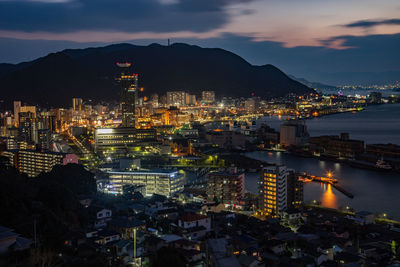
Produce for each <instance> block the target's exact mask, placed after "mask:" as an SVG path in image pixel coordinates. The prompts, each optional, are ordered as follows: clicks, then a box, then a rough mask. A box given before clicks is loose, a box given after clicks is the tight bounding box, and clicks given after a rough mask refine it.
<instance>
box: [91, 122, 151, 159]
mask: <svg viewBox="0 0 400 267" xmlns="http://www.w3.org/2000/svg"><path fill="white" fill-rule="evenodd" d="M156 137H157V133H156V131H155V130H154V129H136V128H127V127H124V128H97V129H96V130H95V135H94V141H95V152H96V153H98V154H100V155H103V156H108V155H115V156H118V157H119V156H126V155H127V154H130V153H132V152H134V151H135V149H137V148H138V147H139V148H140V146H145V145H146V144H150V145H151V144H153V143H154V142H155V141H156Z"/></svg>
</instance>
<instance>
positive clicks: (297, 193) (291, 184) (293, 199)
mask: <svg viewBox="0 0 400 267" xmlns="http://www.w3.org/2000/svg"><path fill="white" fill-rule="evenodd" d="M288 172H289V173H288V176H287V208H288V209H290V208H298V207H299V206H300V205H302V204H303V202H304V183H303V182H302V181H300V180H299V177H298V176H297V175H296V173H295V171H294V170H288Z"/></svg>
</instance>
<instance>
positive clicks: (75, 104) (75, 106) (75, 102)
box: [72, 98, 83, 110]
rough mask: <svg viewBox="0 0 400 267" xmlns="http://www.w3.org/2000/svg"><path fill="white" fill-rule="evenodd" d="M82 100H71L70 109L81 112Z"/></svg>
mask: <svg viewBox="0 0 400 267" xmlns="http://www.w3.org/2000/svg"><path fill="white" fill-rule="evenodd" d="M82 106H83V100H82V98H72V109H73V110H82Z"/></svg>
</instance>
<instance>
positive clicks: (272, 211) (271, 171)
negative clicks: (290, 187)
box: [259, 166, 289, 216]
mask: <svg viewBox="0 0 400 267" xmlns="http://www.w3.org/2000/svg"><path fill="white" fill-rule="evenodd" d="M288 175H289V171H288V169H287V168H286V167H285V166H269V167H264V168H263V169H262V171H261V173H260V181H259V189H260V210H261V211H262V212H264V213H265V214H267V215H272V216H277V215H278V214H279V213H280V212H281V211H284V210H286V208H287V179H288Z"/></svg>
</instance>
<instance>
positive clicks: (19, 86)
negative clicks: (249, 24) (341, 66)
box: [0, 44, 312, 107]
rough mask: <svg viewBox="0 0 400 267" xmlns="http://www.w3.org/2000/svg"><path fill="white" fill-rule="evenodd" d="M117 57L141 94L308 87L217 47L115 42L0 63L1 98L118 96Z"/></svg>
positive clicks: (273, 93) (59, 102)
mask: <svg viewBox="0 0 400 267" xmlns="http://www.w3.org/2000/svg"><path fill="white" fill-rule="evenodd" d="M118 61H120V62H121V61H129V62H132V63H133V66H132V71H133V72H135V73H138V74H139V85H140V87H144V88H145V92H144V93H145V94H146V95H150V94H152V93H158V94H164V93H165V92H166V91H171V90H186V91H188V92H191V93H195V94H200V92H201V91H202V90H214V91H215V92H216V94H217V96H219V97H222V96H232V97H249V96H250V95H251V93H252V92H253V93H254V94H255V95H256V96H261V97H279V96H284V95H286V94H289V93H295V94H303V93H308V92H311V91H312V89H310V88H309V87H307V86H305V85H303V84H301V83H299V82H297V81H294V80H292V79H291V78H289V77H288V76H287V75H285V74H284V73H283V72H282V71H280V70H279V69H278V68H276V67H274V66H272V65H263V66H253V65H251V64H249V63H248V62H246V61H245V60H244V59H243V58H241V57H239V56H237V55H235V54H233V53H231V52H228V51H226V50H223V49H218V48H212V49H211V48H201V47H198V46H193V45H187V44H173V45H171V46H162V45H159V44H151V45H149V46H136V45H131V44H116V45H110V46H106V47H99V48H87V49H67V50H64V51H61V52H57V53H52V54H49V55H47V56H45V57H42V58H39V59H36V60H34V61H31V62H24V63H20V64H16V65H13V64H1V65H0V89H1V92H2V93H3V94H2V96H1V98H2V99H1V100H4V101H5V102H7V101H8V102H11V101H13V100H15V99H21V100H22V101H26V102H29V103H36V104H41V105H46V106H66V107H69V106H70V105H71V104H70V103H71V98H72V97H81V98H83V99H86V100H88V99H91V100H94V101H102V100H106V101H110V100H119V97H120V91H119V87H118V84H117V83H116V81H115V77H117V76H118V74H119V72H120V69H119V68H118V67H117V66H116V62H118Z"/></svg>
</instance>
